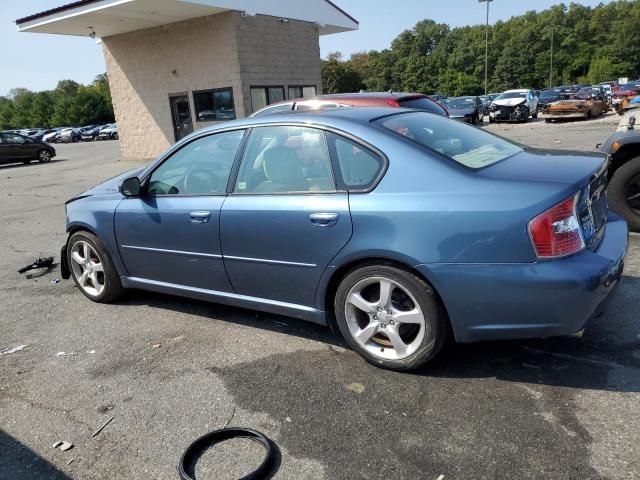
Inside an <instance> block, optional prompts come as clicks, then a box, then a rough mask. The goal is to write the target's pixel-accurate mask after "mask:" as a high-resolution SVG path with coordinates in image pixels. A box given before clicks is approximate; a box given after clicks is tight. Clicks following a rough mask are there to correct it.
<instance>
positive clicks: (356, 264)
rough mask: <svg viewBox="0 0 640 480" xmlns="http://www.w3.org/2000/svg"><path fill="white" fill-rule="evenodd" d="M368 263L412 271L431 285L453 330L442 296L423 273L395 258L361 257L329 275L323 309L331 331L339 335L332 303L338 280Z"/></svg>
mask: <svg viewBox="0 0 640 480" xmlns="http://www.w3.org/2000/svg"><path fill="white" fill-rule="evenodd" d="M370 265H387V266H390V267H395V268H399V269H401V270H405V271H407V272H409V273H412V274H413V275H415V276H416V277H419V278H421V279H422V280H424V281H425V282H426V283H427V284H428V285H429V286H430V287H431V289H432V290H433V293H434V294H435V297H436V300H437V302H438V304H439V305H440V308H441V309H442V312H443V313H444V317H445V319H446V321H447V328H449V331H450V332H453V330H452V328H451V320H450V319H449V313H448V312H447V307H446V305H445V304H444V301H443V300H442V297H441V296H440V294H439V293H438V290H436V288H435V287H434V286H433V284H432V283H431V282H430V281H429V279H427V278H426V277H425V276H424V275H422V273H420V272H419V271H418V270H416V269H415V268H413V267H410V266H409V265H407V264H404V263H402V262H396V261H395V260H389V259H387V258H362V259H359V260H354V261H353V262H349V263H347V264H345V265H342V266H341V267H340V268H338V269H337V270H336V271H335V272H334V273H333V275H332V276H331V279H330V280H329V284H328V285H327V289H326V292H325V299H324V301H325V310H326V312H327V323H328V324H329V328H330V329H331V331H332V332H333V333H336V334H337V335H340V333H339V330H338V326H337V325H336V318H335V311H334V305H333V304H334V298H335V296H336V292H337V291H338V286H339V285H340V282H342V280H343V279H344V277H346V276H347V274H348V273H349V272H350V271H351V270H353V269H355V268H360V267H365V266H370Z"/></svg>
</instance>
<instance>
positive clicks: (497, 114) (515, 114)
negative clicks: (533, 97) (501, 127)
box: [489, 107, 523, 122]
mask: <svg viewBox="0 0 640 480" xmlns="http://www.w3.org/2000/svg"><path fill="white" fill-rule="evenodd" d="M489 117H490V118H491V120H492V121H494V122H517V121H521V120H522V119H523V115H522V111H521V110H515V109H511V108H509V107H502V108H501V109H500V110H493V111H491V112H489Z"/></svg>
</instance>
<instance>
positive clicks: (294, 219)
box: [220, 126, 352, 306]
mask: <svg viewBox="0 0 640 480" xmlns="http://www.w3.org/2000/svg"><path fill="white" fill-rule="evenodd" d="M220 228H221V238H222V252H223V254H224V261H225V268H226V270H227V273H228V275H229V279H230V280H231V283H232V285H233V287H234V289H235V290H236V292H237V293H239V294H241V295H247V296H252V297H258V298H263V299H270V300H276V301H281V302H287V303H292V304H297V305H305V306H313V302H314V297H315V292H316V288H317V285H318V282H319V280H320V277H321V275H322V273H323V272H324V270H325V268H326V267H327V265H328V264H329V262H330V261H331V259H332V258H333V257H334V256H335V255H336V254H337V253H338V252H339V251H340V250H341V249H342V248H343V247H344V246H345V245H346V243H347V242H348V241H349V239H350V238H351V233H352V228H351V216H350V213H349V198H348V194H347V193H346V192H345V191H338V190H337V188H336V182H335V179H334V176H333V171H332V168H331V162H330V158H329V153H328V149H327V143H326V138H325V132H324V131H322V130H320V129H316V128H310V127H299V126H269V127H260V128H255V129H253V130H252V131H251V133H250V136H249V139H248V142H247V145H246V148H245V151H244V155H243V158H242V161H241V163H240V166H239V171H238V174H237V178H236V180H235V182H234V188H233V192H232V193H231V194H230V195H229V197H228V198H227V200H226V201H225V204H224V206H223V207H222V213H221V227H220Z"/></svg>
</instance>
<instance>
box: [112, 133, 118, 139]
mask: <svg viewBox="0 0 640 480" xmlns="http://www.w3.org/2000/svg"><path fill="white" fill-rule="evenodd" d="M111 138H113V139H114V140H118V138H119V137H118V134H117V133H114V134H113V135H112V136H111Z"/></svg>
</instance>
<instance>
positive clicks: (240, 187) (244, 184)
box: [238, 182, 247, 190]
mask: <svg viewBox="0 0 640 480" xmlns="http://www.w3.org/2000/svg"><path fill="white" fill-rule="evenodd" d="M246 189H247V182H239V183H238V190H246Z"/></svg>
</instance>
